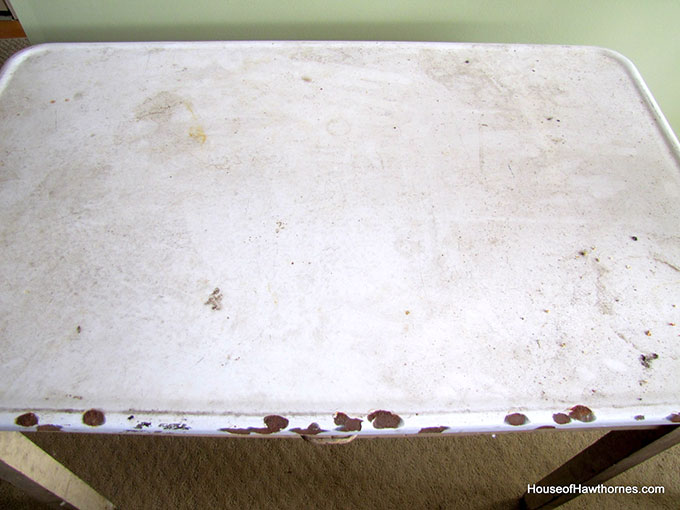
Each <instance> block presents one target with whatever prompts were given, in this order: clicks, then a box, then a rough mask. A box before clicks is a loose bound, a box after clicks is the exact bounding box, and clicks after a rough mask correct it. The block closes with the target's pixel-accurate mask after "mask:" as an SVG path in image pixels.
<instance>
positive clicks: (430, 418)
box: [0, 404, 680, 438]
mask: <svg viewBox="0 0 680 510" xmlns="http://www.w3.org/2000/svg"><path fill="white" fill-rule="evenodd" d="M576 405H580V404H575V405H574V406H565V408H564V409H554V410H550V411H530V410H521V409H520V410H511V412H488V413H465V412H461V413H456V414H454V413H423V414H420V413H419V414H413V413H410V414H409V413H403V414H400V413H398V412H397V411H386V410H383V409H376V410H371V412H369V413H352V412H345V411H343V413H344V414H346V415H347V416H348V417H349V418H353V419H360V420H362V422H361V425H362V427H361V430H351V431H349V430H348V431H343V430H341V429H342V426H341V425H337V424H336V422H335V421H334V414H333V413H328V414H325V415H318V414H309V415H299V414H295V415H293V414H285V413H271V414H268V415H266V417H267V418H273V419H274V422H275V423H278V424H279V425H280V424H283V423H284V421H285V422H286V423H285V427H279V426H273V427H270V426H269V425H268V424H267V423H266V422H265V421H264V419H265V416H245V415H229V414H225V415H212V414H173V413H163V412H160V413H159V412H153V411H137V410H128V411H125V412H106V411H105V410H102V409H96V408H95V409H94V411H101V413H102V417H103V418H104V421H103V422H102V423H101V425H98V426H97V425H94V426H93V425H88V424H86V423H85V421H91V420H89V419H88V418H86V417H90V418H91V417H92V416H93V415H94V416H98V415H96V413H93V412H92V411H93V409H70V410H66V411H50V410H40V409H18V410H5V411H1V412H0V421H1V422H2V423H8V424H12V425H10V426H4V427H3V430H14V431H22V432H32V431H56V430H61V431H62V432H97V433H114V434H117V433H141V434H180V435H214V436H222V437H300V436H304V435H308V433H309V431H310V430H311V434H313V435H314V437H317V438H321V437H344V436H351V435H359V436H383V435H385V436H409V435H424V434H425V435H449V434H476V433H498V432H512V431H529V430H536V429H546V428H550V429H562V430H566V429H570V430H573V429H593V428H620V427H625V428H646V427H650V426H656V425H672V424H674V423H680V408H677V409H668V408H667V407H666V406H649V407H640V408H637V409H635V410H630V409H627V410H621V409H597V408H593V409H591V412H592V414H593V415H594V419H593V420H592V421H579V420H578V419H577V418H574V417H573V415H572V416H571V418H570V421H569V422H568V423H564V424H560V423H557V422H556V421H555V419H554V416H555V415H556V414H559V413H563V414H565V415H566V416H570V412H571V410H572V409H573V408H574V407H576ZM584 407H585V406H584ZM378 411H384V412H389V413H390V414H391V415H393V416H397V417H398V418H399V419H400V422H399V425H398V426H397V427H384V428H376V426H375V425H376V424H375V420H374V421H373V423H372V422H371V421H370V420H369V419H368V416H369V415H370V414H374V413H376V412H378ZM29 413H33V414H34V415H35V416H36V418H37V423H35V424H33V425H31V426H20V425H17V424H16V420H17V419H18V418H19V417H20V416H24V415H27V414H29ZM87 413H89V414H87ZM513 415H522V416H524V417H526V419H525V420H524V423H523V424H518V425H513V424H511V423H509V421H510V422H516V423H518V421H516V420H507V418H508V416H513ZM641 416H643V417H644V418H642V419H641V418H640V417H641ZM279 419H280V420H279ZM672 420H677V421H672ZM19 421H22V420H19ZM32 421H33V420H29V422H32ZM270 423H271V420H270ZM226 429H236V430H238V431H239V432H230V431H228V430H226Z"/></svg>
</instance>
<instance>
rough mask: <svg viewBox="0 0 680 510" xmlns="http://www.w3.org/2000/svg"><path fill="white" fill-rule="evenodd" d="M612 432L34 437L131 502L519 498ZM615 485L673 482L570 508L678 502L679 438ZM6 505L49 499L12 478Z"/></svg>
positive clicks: (108, 492)
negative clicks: (323, 441)
mask: <svg viewBox="0 0 680 510" xmlns="http://www.w3.org/2000/svg"><path fill="white" fill-rule="evenodd" d="M603 433H604V431H585V432H576V431H570V432H569V431H567V432H565V431H560V432H557V431H538V432H529V433H519V432H518V433H511V434H504V435H497V436H496V437H495V438H494V437H492V436H489V435H484V436H454V437H430V438H420V437H416V438H409V439H404V438H401V439H397V438H395V439H359V440H356V441H354V442H352V443H349V444H345V445H332V446H329V445H324V446H319V445H314V444H311V443H307V442H305V441H303V440H301V439H250V438H205V437H167V436H163V437H159V436H137V435H135V436H131V435H127V436H122V435H94V434H92V435H90V434H63V433H35V434H29V435H28V437H29V438H30V439H32V440H33V441H34V442H36V443H37V444H38V445H39V446H41V447H42V448H43V449H45V450H46V451H47V452H48V453H50V454H52V455H53V456H54V457H55V458H56V459H58V460H60V461H61V462H62V463H63V464H64V465H66V466H67V467H69V468H70V469H71V470H72V471H73V472H75V473H76V474H77V475H78V476H80V477H81V478H82V479H84V480H85V481H87V482H88V483H90V484H91V485H92V487H94V488H96V489H97V490H98V491H99V492H100V493H101V494H103V495H104V496H106V497H108V498H109V499H110V500H111V501H112V502H114V503H115V504H116V505H117V506H118V508H120V509H123V510H125V509H145V510H151V509H199V508H201V509H202V508H215V509H220V508H223V509H276V510H286V509H306V508H323V509H329V510H330V509H336V508H337V509H367V510H368V509H372V510H377V509H393V508H395V509H397V508H407V509H411V508H416V509H417V508H423V509H434V510H440V509H458V508H462V509H480V510H481V509H485V510H487V509H488V510H491V509H515V508H518V506H517V499H518V498H519V496H521V495H522V493H523V492H524V491H525V490H526V484H527V483H529V482H533V481H538V480H539V479H540V478H541V477H542V476H543V475H545V474H547V473H548V472H550V471H551V470H552V469H554V468H555V467H557V466H558V465H560V464H561V463H562V462H564V461H566V460H568V459H569V458H571V457H572V456H573V455H574V454H576V453H578V452H579V451H580V450H581V449H583V448H584V447H586V446H587V445H588V444H590V443H592V442H593V441H595V440H597V439H598V438H599V437H600V436H602V435H603ZM609 484H610V485H634V486H638V487H640V486H643V485H662V486H664V487H665V494H663V495H653V496H649V495H635V496H633V495H623V494H621V495H604V494H603V495H583V496H580V497H579V498H577V499H575V500H572V501H571V502H569V503H567V504H566V505H564V506H563V507H562V508H565V510H574V509H588V508H599V509H605V510H608V509H612V510H621V509H628V508H631V509H633V508H645V509H657V508H658V509H677V508H678V507H679V505H680V449H679V448H678V447H676V448H675V449H671V450H667V451H666V452H665V453H662V454H660V455H658V456H656V457H654V458H652V459H650V460H648V461H647V462H646V463H644V464H641V465H639V466H637V467H635V468H633V469H631V470H629V471H627V472H626V473H624V474H622V475H620V476H618V477H617V478H615V479H614V480H612V481H611V482H609ZM0 508H8V509H17V510H29V509H38V510H39V509H41V508H42V507H40V506H38V505H36V504H35V503H34V502H33V501H31V500H30V499H29V498H27V496H26V495H25V494H23V493H21V492H20V491H19V490H17V489H15V488H14V487H12V486H10V485H9V484H7V483H4V482H3V483H2V484H0Z"/></svg>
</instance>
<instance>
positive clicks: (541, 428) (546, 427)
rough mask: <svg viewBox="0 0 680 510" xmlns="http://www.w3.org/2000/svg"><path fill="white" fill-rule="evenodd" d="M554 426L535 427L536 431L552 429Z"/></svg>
mask: <svg viewBox="0 0 680 510" xmlns="http://www.w3.org/2000/svg"><path fill="white" fill-rule="evenodd" d="M554 428H555V426H554V425H541V426H540V427H536V430H546V429H554Z"/></svg>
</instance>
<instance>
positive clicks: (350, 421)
mask: <svg viewBox="0 0 680 510" xmlns="http://www.w3.org/2000/svg"><path fill="white" fill-rule="evenodd" d="M333 421H334V422H335V424H336V425H339V427H338V428H337V429H336V430H339V431H340V432H358V431H360V430H361V422H362V420H360V419H359V418H350V417H349V416H347V415H346V414H345V413H335V415H334V416H333Z"/></svg>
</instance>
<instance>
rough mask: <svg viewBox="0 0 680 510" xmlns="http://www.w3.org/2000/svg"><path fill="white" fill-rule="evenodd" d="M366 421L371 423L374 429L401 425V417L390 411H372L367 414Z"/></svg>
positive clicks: (392, 427)
mask: <svg viewBox="0 0 680 510" xmlns="http://www.w3.org/2000/svg"><path fill="white" fill-rule="evenodd" d="M368 421H370V422H372V423H373V427H374V428H376V429H396V428H398V427H399V426H400V425H401V418H400V417H399V416H398V415H396V414H394V413H391V412H390V411H383V410H382V409H380V410H378V411H373V412H372V413H371V414H369V415H368Z"/></svg>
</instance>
